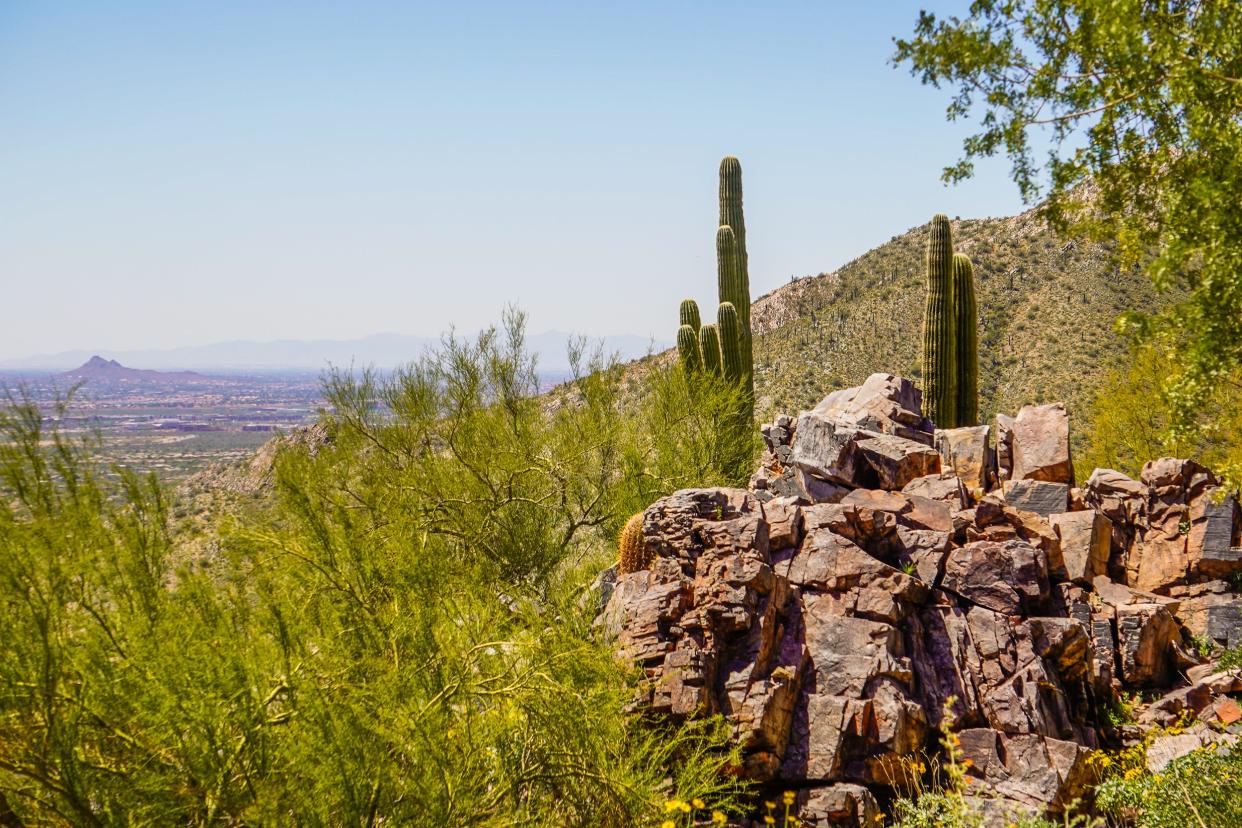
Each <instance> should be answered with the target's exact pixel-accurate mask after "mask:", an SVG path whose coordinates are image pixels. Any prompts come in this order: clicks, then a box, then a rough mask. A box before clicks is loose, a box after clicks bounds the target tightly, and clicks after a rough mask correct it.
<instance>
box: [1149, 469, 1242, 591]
mask: <svg viewBox="0 0 1242 828" xmlns="http://www.w3.org/2000/svg"><path fill="white" fill-rule="evenodd" d="M1142 482H1143V484H1144V485H1145V486H1146V500H1145V503H1144V506H1143V508H1142V510H1141V511H1140V512H1139V514H1138V515H1137V516H1136V517H1135V518H1134V519H1133V520H1132V526H1133V529H1134V530H1133V533H1132V536H1131V537H1132V539H1131V542H1130V546H1129V549H1128V550H1127V554H1126V557H1125V571H1126V580H1127V582H1128V583H1130V584H1132V585H1134V586H1135V587H1137V588H1138V589H1142V590H1146V591H1149V592H1159V593H1168V592H1169V591H1170V590H1171V589H1174V588H1176V587H1178V586H1179V585H1181V584H1185V583H1193V582H1195V581H1204V580H1212V579H1215V578H1223V577H1227V576H1229V575H1230V574H1232V573H1234V572H1237V571H1242V549H1238V548H1236V547H1235V546H1234V542H1235V540H1236V538H1237V537H1238V530H1239V523H1240V520H1239V511H1238V507H1237V503H1236V501H1234V499H1233V498H1232V497H1231V496H1226V495H1224V493H1223V492H1221V491H1220V489H1219V482H1218V481H1217V479H1216V477H1215V476H1214V475H1213V474H1212V473H1211V472H1210V471H1208V470H1207V469H1206V468H1204V467H1203V466H1200V465H1199V464H1198V463H1195V462H1193V461H1190V460H1179V459H1176V458H1168V457H1166V458H1162V459H1160V460H1153V461H1151V462H1150V463H1148V464H1147V465H1145V466H1144V467H1143V473H1142Z"/></svg>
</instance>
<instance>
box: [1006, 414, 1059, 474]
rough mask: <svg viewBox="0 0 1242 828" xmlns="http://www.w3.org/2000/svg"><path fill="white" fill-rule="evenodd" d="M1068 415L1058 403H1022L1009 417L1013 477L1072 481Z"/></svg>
mask: <svg viewBox="0 0 1242 828" xmlns="http://www.w3.org/2000/svg"><path fill="white" fill-rule="evenodd" d="M1069 434H1070V431H1069V414H1068V413H1067V412H1066V410H1065V406H1064V405H1063V404H1061V403H1052V404H1051V405H1024V406H1023V407H1022V409H1021V410H1020V411H1019V412H1018V416H1017V417H1015V418H1014V420H1013V472H1012V475H1011V479H1013V480H1045V481H1048V482H1050V483H1065V484H1067V485H1068V484H1071V483H1073V482H1074V464H1073V462H1072V461H1071V459H1070V442H1069Z"/></svg>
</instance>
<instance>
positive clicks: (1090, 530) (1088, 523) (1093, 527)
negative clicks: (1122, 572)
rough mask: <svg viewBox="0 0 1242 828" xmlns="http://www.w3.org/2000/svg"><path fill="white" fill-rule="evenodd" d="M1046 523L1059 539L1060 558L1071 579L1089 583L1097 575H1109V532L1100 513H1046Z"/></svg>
mask: <svg viewBox="0 0 1242 828" xmlns="http://www.w3.org/2000/svg"><path fill="white" fill-rule="evenodd" d="M1048 523H1049V524H1050V525H1051V526H1052V529H1053V531H1054V532H1056V534H1057V538H1058V540H1060V542H1061V558H1062V560H1063V561H1064V562H1065V569H1066V574H1067V576H1068V577H1069V578H1070V580H1073V581H1077V582H1078V583H1081V584H1084V585H1090V583H1091V581H1092V580H1094V578H1095V577H1096V576H1097V575H1106V574H1108V553H1109V547H1110V543H1111V540H1112V531H1111V527H1110V526H1109V523H1108V518H1106V517H1104V514H1103V513H1102V512H1098V511H1096V510H1095V509H1090V510H1088V511H1083V512H1061V513H1058V514H1052V515H1049V516H1048Z"/></svg>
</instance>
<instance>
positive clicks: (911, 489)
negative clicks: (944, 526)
mask: <svg viewBox="0 0 1242 828" xmlns="http://www.w3.org/2000/svg"><path fill="white" fill-rule="evenodd" d="M901 492H902V494H908V495H915V496H918V497H925V498H927V499H928V500H939V501H940V502H941V503H944V504H946V505H948V507H949V510H950V511H951V512H956V511H959V510H961V509H964V508H966V489H965V488H964V487H963V486H962V481H961V480H959V479H958V477H957V475H955V474H953V473H952V472H941V473H940V474H928V475H924V476H923V477H916V478H914V479H913V480H911V481H910V482H909V483H907V484H906V485H905V486H904V487H903V488H902V490H901Z"/></svg>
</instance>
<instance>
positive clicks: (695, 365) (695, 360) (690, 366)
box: [677, 325, 703, 374]
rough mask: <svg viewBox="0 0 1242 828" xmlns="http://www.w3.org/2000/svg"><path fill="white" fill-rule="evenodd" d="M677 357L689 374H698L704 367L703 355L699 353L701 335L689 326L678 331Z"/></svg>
mask: <svg viewBox="0 0 1242 828" xmlns="http://www.w3.org/2000/svg"><path fill="white" fill-rule="evenodd" d="M677 355H678V356H679V357H681V367H682V368H683V369H685V371H686V373H687V374H696V373H698V372H699V370H701V369H702V367H703V355H702V354H700V353H699V335H698V333H697V332H696V331H695V330H694V328H692V327H690V326H689V325H682V326H681V327H680V328H678V329H677Z"/></svg>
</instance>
